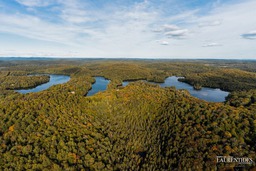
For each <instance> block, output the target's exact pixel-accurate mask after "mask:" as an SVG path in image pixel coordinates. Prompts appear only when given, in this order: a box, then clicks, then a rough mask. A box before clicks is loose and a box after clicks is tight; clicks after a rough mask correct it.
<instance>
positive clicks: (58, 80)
mask: <svg viewBox="0 0 256 171" xmlns="http://www.w3.org/2000/svg"><path fill="white" fill-rule="evenodd" d="M69 80H70V76H67V75H52V74H51V75H50V81H49V82H47V83H45V84H41V85H39V86H36V87H35V88H31V89H21V90H16V92H19V93H22V94H27V93H32V92H39V91H43V90H46V89H48V88H49V87H51V86H53V85H57V84H63V83H66V82H68V81H69Z"/></svg>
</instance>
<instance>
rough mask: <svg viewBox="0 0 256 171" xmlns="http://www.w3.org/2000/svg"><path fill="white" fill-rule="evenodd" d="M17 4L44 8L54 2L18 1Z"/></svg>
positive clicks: (48, 0)
mask: <svg viewBox="0 0 256 171" xmlns="http://www.w3.org/2000/svg"><path fill="white" fill-rule="evenodd" d="M16 2H18V3H19V4H21V5H24V6H28V7H44V6H48V5H50V4H51V3H53V0H16Z"/></svg>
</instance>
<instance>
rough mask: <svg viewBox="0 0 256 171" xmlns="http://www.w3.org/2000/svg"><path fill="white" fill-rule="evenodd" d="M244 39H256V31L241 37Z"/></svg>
mask: <svg viewBox="0 0 256 171" xmlns="http://www.w3.org/2000/svg"><path fill="white" fill-rule="evenodd" d="M241 36H242V37H243V38H244V39H256V30H253V31H250V32H248V33H245V34H242V35H241Z"/></svg>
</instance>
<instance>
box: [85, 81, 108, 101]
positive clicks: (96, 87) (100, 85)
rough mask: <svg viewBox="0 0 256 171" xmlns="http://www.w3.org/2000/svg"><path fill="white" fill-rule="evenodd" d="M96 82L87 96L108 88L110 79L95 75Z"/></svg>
mask: <svg viewBox="0 0 256 171" xmlns="http://www.w3.org/2000/svg"><path fill="white" fill-rule="evenodd" d="M94 79H95V81H96V82H95V83H94V84H93V85H92V88H91V90H89V92H88V93H87V95H86V96H92V95H94V94H96V93H98V92H99V91H104V90H106V89H107V86H108V83H109V80H107V79H105V78H104V77H94Z"/></svg>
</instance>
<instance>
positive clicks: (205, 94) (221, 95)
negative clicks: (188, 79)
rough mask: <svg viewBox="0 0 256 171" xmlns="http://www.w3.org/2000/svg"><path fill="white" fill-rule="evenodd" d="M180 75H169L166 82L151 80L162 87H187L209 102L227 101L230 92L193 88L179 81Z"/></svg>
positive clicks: (124, 83)
mask: <svg viewBox="0 0 256 171" xmlns="http://www.w3.org/2000/svg"><path fill="white" fill-rule="evenodd" d="M179 78H180V77H176V76H172V77H168V78H166V79H165V81H164V83H154V82H149V83H152V84H158V85H160V86H161V87H171V86H174V87H176V89H186V90H188V91H189V93H190V94H191V95H192V96H194V97H196V98H198V99H202V100H205V101H208V102H224V101H225V97H227V96H228V94H229V92H227V91H222V90H220V89H218V88H217V89H216V88H206V87H202V89H201V90H195V89H194V88H193V86H191V85H189V84H187V83H184V82H180V81H178V79H179ZM130 82H132V81H124V82H123V86H126V85H127V84H129V83H130Z"/></svg>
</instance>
